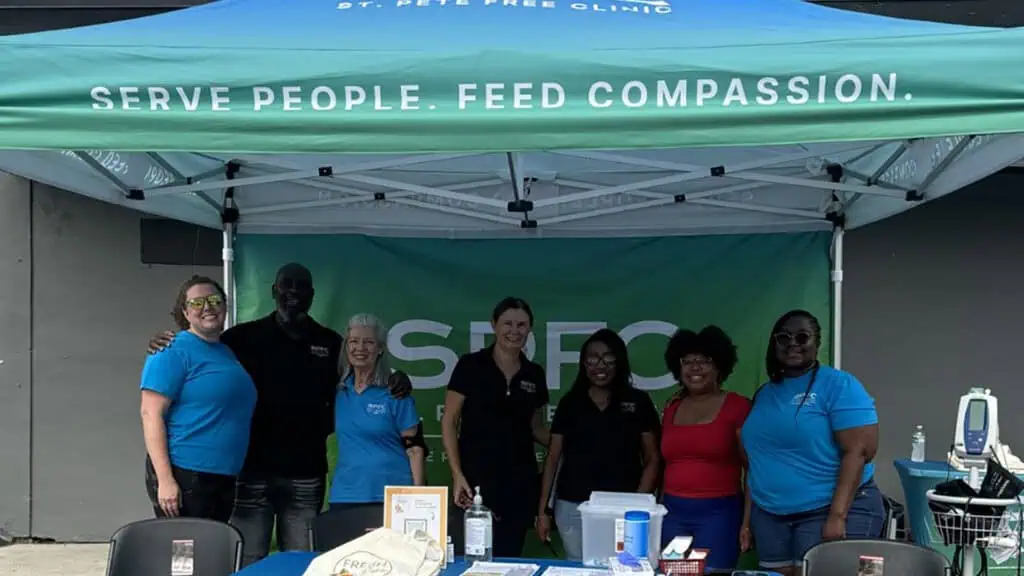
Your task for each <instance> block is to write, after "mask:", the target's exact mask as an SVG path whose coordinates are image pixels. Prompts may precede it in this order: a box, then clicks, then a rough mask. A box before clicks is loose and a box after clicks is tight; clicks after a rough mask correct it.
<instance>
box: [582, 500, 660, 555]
mask: <svg viewBox="0 0 1024 576" xmlns="http://www.w3.org/2000/svg"><path fill="white" fill-rule="evenodd" d="M631 510H642V511H644V512H647V513H649V514H650V515H651V524H650V532H649V534H648V540H647V557H648V560H650V562H651V566H657V565H658V556H659V555H660V552H661V523H662V520H664V518H665V514H667V513H668V510H666V509H665V507H664V506H662V505H661V504H658V501H657V500H655V499H654V495H653V494H636V493H628V492H591V494H590V500H588V501H586V502H584V503H582V504H580V507H579V511H580V516H581V517H582V519H583V564H584V565H585V566H608V558H610V557H612V556H615V555H616V554H618V553H619V552H621V551H622V548H621V546H622V544H623V540H624V528H625V524H624V522H625V516H626V512H629V511H631Z"/></svg>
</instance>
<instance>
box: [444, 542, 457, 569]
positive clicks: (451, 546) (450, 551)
mask: <svg viewBox="0 0 1024 576" xmlns="http://www.w3.org/2000/svg"><path fill="white" fill-rule="evenodd" d="M444 555H445V564H446V565H449V566H450V565H451V564H452V563H454V562H455V543H454V542H452V537H451V536H449V537H448V546H447V547H446V548H445V554H444Z"/></svg>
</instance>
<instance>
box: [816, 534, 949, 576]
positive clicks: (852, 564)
mask: <svg viewBox="0 0 1024 576" xmlns="http://www.w3.org/2000/svg"><path fill="white" fill-rule="evenodd" d="M862 556H872V557H878V558H881V559H882V568H883V570H884V574H898V575H899V576H946V575H947V574H948V573H949V562H947V561H946V557H945V556H943V555H942V554H940V553H938V552H936V551H935V550H932V549H931V548H925V547H924V546H919V545H917V544H912V543H910V542H900V541H898V540H860V539H854V540H834V541H831V542H822V543H821V544H818V545H817V546H815V547H813V548H811V549H810V550H808V551H807V554H805V555H804V576H833V575H835V576H850V575H851V574H858V573H859V572H860V563H861V557H862Z"/></svg>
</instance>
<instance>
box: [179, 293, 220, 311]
mask: <svg viewBox="0 0 1024 576" xmlns="http://www.w3.org/2000/svg"><path fill="white" fill-rule="evenodd" d="M222 304H224V297H223V296H221V295H220V294H210V295H208V296H199V297H198V298H189V299H188V300H185V306H187V307H188V308H191V309H193V310H202V309H203V308H206V307H207V306H209V307H210V308H220V307H221V305H222Z"/></svg>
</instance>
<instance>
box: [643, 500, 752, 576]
mask: <svg viewBox="0 0 1024 576" xmlns="http://www.w3.org/2000/svg"><path fill="white" fill-rule="evenodd" d="M662 503H663V504H664V505H665V508H667V509H668V515H666V516H665V520H664V521H663V522H662V525H661V546H662V548H664V547H665V546H667V545H668V543H669V542H671V541H672V539H673V538H675V537H676V536H692V537H693V547H694V548H706V549H708V550H710V551H711V554H709V555H708V558H707V561H706V563H705V564H706V566H707V567H708V568H715V569H720V570H731V569H733V568H735V567H736V562H737V560H739V557H740V524H742V523H743V497H742V496H739V495H735V496H722V497H720V498H681V497H679V496H672V495H669V494H665V496H664V498H663V499H662Z"/></svg>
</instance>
